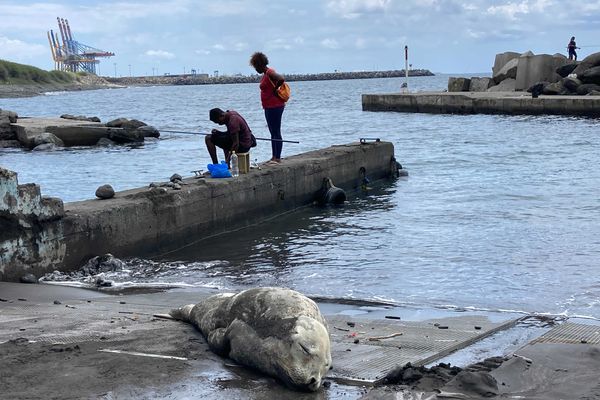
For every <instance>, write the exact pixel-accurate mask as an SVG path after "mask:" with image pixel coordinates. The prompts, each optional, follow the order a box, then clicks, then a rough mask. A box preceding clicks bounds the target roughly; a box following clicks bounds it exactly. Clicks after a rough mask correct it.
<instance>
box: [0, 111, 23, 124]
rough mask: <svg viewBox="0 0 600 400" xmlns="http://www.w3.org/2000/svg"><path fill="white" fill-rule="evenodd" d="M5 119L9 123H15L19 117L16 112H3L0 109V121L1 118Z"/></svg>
mask: <svg viewBox="0 0 600 400" xmlns="http://www.w3.org/2000/svg"><path fill="white" fill-rule="evenodd" d="M3 116H4V117H6V118H8V121H9V122H11V123H13V124H14V123H15V122H17V118H19V116H18V115H17V113H16V112H14V111H8V110H3V109H1V108H0V119H2V117H3Z"/></svg>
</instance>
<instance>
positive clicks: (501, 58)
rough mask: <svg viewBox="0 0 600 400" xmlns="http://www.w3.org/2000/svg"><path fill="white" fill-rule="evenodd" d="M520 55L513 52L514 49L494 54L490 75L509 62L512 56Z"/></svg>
mask: <svg viewBox="0 0 600 400" xmlns="http://www.w3.org/2000/svg"><path fill="white" fill-rule="evenodd" d="M520 55H521V53H515V52H514V51H507V52H505V53H500V54H496V59H495V60H494V66H493V67H492V76H494V75H496V74H497V73H498V72H499V71H500V70H501V69H502V67H504V66H505V65H506V63H507V62H509V61H510V60H512V59H513V58H517V57H519V56H520Z"/></svg>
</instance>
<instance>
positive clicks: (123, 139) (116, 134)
mask: <svg viewBox="0 0 600 400" xmlns="http://www.w3.org/2000/svg"><path fill="white" fill-rule="evenodd" d="M108 138H109V139H110V140H112V141H113V142H116V143H138V142H143V141H144V136H143V134H142V133H141V132H140V131H139V130H137V129H136V130H133V131H128V130H125V129H119V130H109V132H108Z"/></svg>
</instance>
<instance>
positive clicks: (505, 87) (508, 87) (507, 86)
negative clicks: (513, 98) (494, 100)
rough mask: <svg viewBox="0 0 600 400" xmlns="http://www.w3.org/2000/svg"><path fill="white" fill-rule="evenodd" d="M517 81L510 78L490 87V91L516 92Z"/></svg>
mask: <svg viewBox="0 0 600 400" xmlns="http://www.w3.org/2000/svg"><path fill="white" fill-rule="evenodd" d="M516 84H517V81H516V80H515V79H513V78H508V79H505V80H503V81H502V82H500V83H499V84H497V85H496V86H492V87H490V88H489V89H488V90H487V91H488V92H514V91H515V87H516Z"/></svg>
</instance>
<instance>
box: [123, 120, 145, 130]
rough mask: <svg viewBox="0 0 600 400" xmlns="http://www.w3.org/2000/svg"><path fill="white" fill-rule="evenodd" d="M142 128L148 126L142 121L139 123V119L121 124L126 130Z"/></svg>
mask: <svg viewBox="0 0 600 400" xmlns="http://www.w3.org/2000/svg"><path fill="white" fill-rule="evenodd" d="M142 126H146V124H145V123H144V122H142V121H138V120H137V119H129V120H127V121H125V122H123V123H122V124H121V128H124V129H137V128H141V127H142Z"/></svg>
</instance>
